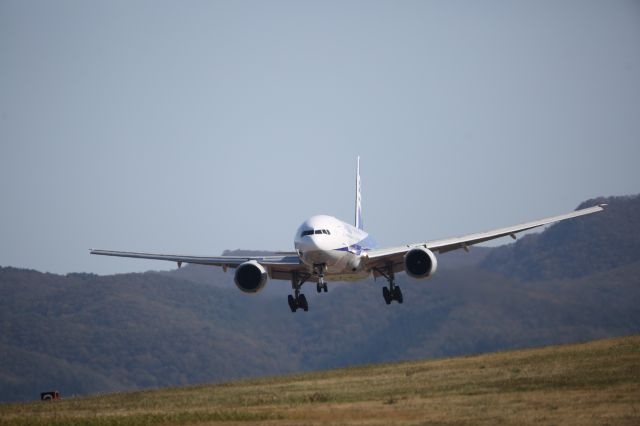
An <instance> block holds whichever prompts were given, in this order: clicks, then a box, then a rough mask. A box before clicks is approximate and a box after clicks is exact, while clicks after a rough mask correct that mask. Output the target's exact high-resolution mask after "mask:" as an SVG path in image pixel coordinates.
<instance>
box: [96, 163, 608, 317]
mask: <svg viewBox="0 0 640 426" xmlns="http://www.w3.org/2000/svg"><path fill="white" fill-rule="evenodd" d="M605 205H606V204H600V205H597V206H594V207H589V208H586V209H581V210H576V211H574V212H571V213H567V214H563V215H559V216H553V217H549V218H546V219H540V220H536V221H533V222H527V223H523V224H520V225H515V226H509V227H506V228H500V229H495V230H492V231H487V232H481V233H477V234H470V235H465V236H463V237H455V238H448V239H444V240H437V241H427V242H422V243H415V244H406V245H403V246H399V247H391V248H382V249H380V248H376V244H375V242H374V240H373V239H372V238H371V237H370V236H369V234H367V233H366V232H365V231H364V230H363V227H362V210H361V197H360V158H359V157H358V165H357V169H356V208H355V224H354V226H352V225H350V224H348V223H345V222H343V221H341V220H339V219H336V218H335V217H332V216H324V215H321V216H313V217H311V218H309V219H307V220H306V221H304V222H303V223H302V225H300V227H299V228H298V230H297V231H296V235H295V238H294V247H295V250H296V251H295V252H290V253H282V254H280V255H277V256H218V257H203V256H182V255H174V254H153V253H134V252H125V251H109V250H91V254H99V255H105V256H120V257H133V258H141V259H157V260H168V261H171V262H177V264H178V267H180V266H181V265H182V263H194V264H200V265H212V266H220V267H222V268H224V270H225V271H226V270H227V268H235V278H234V280H235V283H236V286H237V287H238V288H239V289H240V290H241V291H243V292H245V293H257V292H259V291H260V290H262V288H264V286H265V284H266V283H267V278H271V279H276V280H290V281H291V286H292V289H293V293H294V294H293V295H289V297H288V301H289V307H290V308H291V311H292V312H295V311H296V310H297V309H299V308H300V309H303V310H304V311H307V310H308V309H309V305H308V303H307V298H306V297H305V295H304V294H302V293H300V288H301V287H302V285H303V284H304V283H305V282H315V283H316V290H317V291H318V293H320V292H322V291H325V292H326V291H327V281H358V280H362V279H365V278H367V277H369V276H371V274H373V276H374V277H376V278H377V277H384V278H386V280H387V281H388V283H389V285H388V287H383V288H382V296H383V297H384V301H385V302H386V304H387V305H388V304H390V303H391V302H392V301H394V300H395V301H397V302H398V303H402V302H403V297H402V291H401V290H400V287H399V286H397V285H396V284H395V279H394V277H395V274H396V273H398V272H402V271H404V272H406V273H407V274H408V275H409V276H411V277H414V278H429V277H430V276H432V275H433V274H434V273H435V272H436V268H437V265H438V262H437V260H436V256H435V255H434V252H438V253H445V252H448V251H451V250H457V249H464V250H466V251H468V250H469V246H471V245H473V244H478V243H482V242H484V241H489V240H493V239H495V238H500V237H505V236H511V238H513V239H515V238H516V236H515V234H516V233H518V232H522V231H526V230H528V229H532V228H536V227H539V226H543V225H547V224H550V223H553V222H559V221H561V220H565V219H571V218H574V217H578V216H583V215H587V214H591V213H596V212H599V211H602V210H603V209H604V206H605Z"/></svg>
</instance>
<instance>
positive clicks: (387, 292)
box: [376, 264, 404, 305]
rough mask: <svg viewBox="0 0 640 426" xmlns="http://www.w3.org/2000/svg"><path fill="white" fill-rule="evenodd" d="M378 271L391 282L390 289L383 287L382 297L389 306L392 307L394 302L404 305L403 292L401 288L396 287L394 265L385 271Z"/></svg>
mask: <svg viewBox="0 0 640 426" xmlns="http://www.w3.org/2000/svg"><path fill="white" fill-rule="evenodd" d="M376 271H377V272H378V273H379V274H380V275H382V276H383V277H385V278H386V279H387V281H388V282H389V287H382V297H383V298H384V302H385V303H386V304H387V305H390V304H391V302H392V301H394V300H395V301H396V302H398V303H402V302H403V301H404V298H403V297H402V290H400V286H397V285H396V282H395V276H394V274H393V264H388V265H387V267H386V268H385V269H377V268H376Z"/></svg>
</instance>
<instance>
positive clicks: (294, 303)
mask: <svg viewBox="0 0 640 426" xmlns="http://www.w3.org/2000/svg"><path fill="white" fill-rule="evenodd" d="M309 277H310V275H308V274H305V275H304V276H303V277H302V279H301V278H300V276H299V275H298V273H297V272H294V273H293V275H292V276H291V287H292V288H293V292H294V294H293V295H291V294H290V295H289V297H288V298H287V301H288V302H289V308H290V309H291V312H295V311H297V310H298V309H302V310H304V311H305V312H307V311H308V310H309V303H307V298H306V297H305V295H304V294H301V293H300V288H301V287H302V284H304V283H305V282H306V281H307V280H308V279H309Z"/></svg>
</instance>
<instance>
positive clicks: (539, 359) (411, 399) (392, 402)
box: [0, 336, 640, 425]
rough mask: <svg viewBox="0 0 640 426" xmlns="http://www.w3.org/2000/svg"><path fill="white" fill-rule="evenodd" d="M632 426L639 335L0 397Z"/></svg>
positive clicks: (168, 411)
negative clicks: (192, 383)
mask: <svg viewBox="0 0 640 426" xmlns="http://www.w3.org/2000/svg"><path fill="white" fill-rule="evenodd" d="M214 423H215V424H219V423H233V424H256V423H262V424H275V423H277V424H325V423H339V424H371V425H374V424H381V425H382V424H425V423H428V424H443V425H445V424H446V425H450V424H451V425H453V424H469V425H472V424H473V425H477V424H492V425H493V424H500V423H508V424H540V423H541V424H563V425H571V424H575V425H584V424H612V425H624V424H629V425H631V424H633V425H636V424H640V336H631V337H624V338H616V339H608V340H601V341H596V342H590V343H585V344H579V345H566V346H553V347H547V348H541V349H532V350H521V351H512V352H501V353H493V354H484V355H478V356H471V357H461V358H450V359H441V360H431V361H416V362H406V363H398V364H383V365H373V366H365V367H354V368H347V369H340V370H332V371H325V372H317V373H310V374H304V375H292V376H284V377H273V378H265V379H259V380H245V381H239V382H232V383H225V384H219V385H209V386H196V387H185V388H174V389H162V390H154V391H145V392H132V393H117V394H108V395H99V396H91V397H83V398H70V399H65V400H62V401H56V402H50V403H44V402H33V403H26V404H4V405H0V424H3V425H5V424H6V425H49V424H53V425H56V424H59V425H62V424H64V425H67V424H71V425H74V424H78V425H80V424H82V425H145V424H146V425H150V424H166V425H173V424H189V425H192V424H214Z"/></svg>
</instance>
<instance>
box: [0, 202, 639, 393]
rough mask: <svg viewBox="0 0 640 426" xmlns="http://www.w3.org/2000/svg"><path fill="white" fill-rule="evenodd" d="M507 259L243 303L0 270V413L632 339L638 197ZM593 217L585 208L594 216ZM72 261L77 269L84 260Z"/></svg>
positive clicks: (143, 279) (184, 274)
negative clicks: (386, 293)
mask: <svg viewBox="0 0 640 426" xmlns="http://www.w3.org/2000/svg"><path fill="white" fill-rule="evenodd" d="M597 202H607V203H609V206H608V208H607V210H605V211H604V212H602V213H598V214H595V215H592V216H589V217H584V218H578V219H576V220H573V221H569V222H565V223H561V224H557V225H554V226H551V227H550V228H549V229H547V230H545V231H544V232H542V233H541V234H537V235H530V236H527V237H525V238H523V239H522V240H519V241H518V242H516V243H515V244H511V245H509V246H506V247H501V248H496V249H481V248H472V249H471V250H472V252H471V254H473V255H471V254H470V255H469V256H467V255H466V254H465V253H464V252H460V253H458V252H455V253H451V254H446V255H443V256H440V257H439V263H440V269H439V271H438V273H437V274H436V276H434V277H433V278H432V279H430V280H426V281H415V280H409V279H407V278H406V276H405V275H404V274H400V275H399V280H398V281H399V284H400V285H401V286H402V288H403V293H404V295H405V303H404V304H403V305H398V304H392V305H391V306H387V305H385V304H384V301H383V300H382V296H381V291H380V288H381V287H382V285H383V282H382V281H378V282H374V281H373V280H368V281H365V282H363V283H359V284H330V288H329V292H328V293H327V294H321V295H318V294H317V293H316V292H315V288H312V287H307V286H305V288H304V289H303V290H304V291H305V293H306V294H307V297H308V299H309V305H310V311H309V312H306V313H304V312H298V313H296V314H292V313H291V312H290V311H289V309H288V306H287V303H286V297H285V295H286V294H287V293H288V292H289V284H288V283H287V282H283V281H270V282H269V283H268V285H267V289H266V290H265V291H264V292H263V293H260V294H258V295H245V294H242V293H240V292H239V291H238V290H237V289H236V288H235V286H234V285H233V273H232V272H231V271H230V272H228V273H226V274H225V273H223V272H222V271H221V270H220V269H218V268H194V267H192V266H185V267H183V268H182V269H181V270H179V271H172V272H169V273H156V272H148V273H143V274H120V275H112V276H97V275H93V274H68V275H66V276H62V275H55V274H45V273H40V272H37V271H31V270H24V269H16V268H11V267H4V268H0V292H1V294H2V297H1V298H0V328H1V329H2V333H0V357H1V359H2V363H0V400H2V401H9V400H30V399H34V398H37V397H38V395H39V392H41V391H45V390H52V389H58V390H60V391H61V392H62V394H63V396H64V395H67V396H68V395H72V394H86V393H95V392H107V391H116V390H128V389H139V388H148V387H159V386H172V385H183V384H191V383H202V382H217V381H221V380H227V379H233V378H240V377H255V376H262V375H271V374H278V373H285V372H298V371H308V370H317V369H324V368H332V367H342V366H349V365H356V364H364V363H374V362H385V361H396V360H405V359H418V358H429V357H436V356H438V357H439V356H446V355H459V354H469V353H476V352H486V351H494V350H499V349H507V348H518V347H530V346H539V345H544V344H552V343H565V342H575V341H582V340H591V339H595V338H601V337H609V336H620V335H626V334H633V333H638V332H640V249H639V248H638V242H639V241H640V238H639V237H638V229H639V226H640V225H639V224H640V208H639V204H640V200H639V199H638V197H626V198H609V199H603V200H597ZM593 203H594V202H593V201H591V202H590V204H593ZM83 255H84V254H83Z"/></svg>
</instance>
